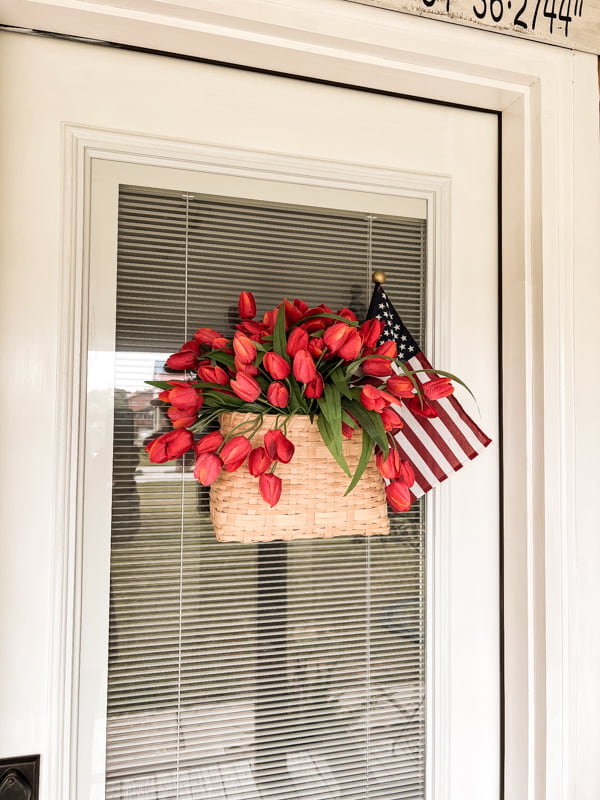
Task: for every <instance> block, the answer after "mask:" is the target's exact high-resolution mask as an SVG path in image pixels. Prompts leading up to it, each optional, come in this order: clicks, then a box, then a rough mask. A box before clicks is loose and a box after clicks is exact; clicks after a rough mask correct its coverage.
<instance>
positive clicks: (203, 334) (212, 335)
mask: <svg viewBox="0 0 600 800" xmlns="http://www.w3.org/2000/svg"><path fill="white" fill-rule="evenodd" d="M218 338H223V337H222V335H221V334H220V333H219V331H216V330H215V329H214V328H198V330H197V331H196V333H195V334H194V339H197V340H198V341H199V342H201V343H202V344H210V345H212V344H213V342H214V340H215V339H218Z"/></svg>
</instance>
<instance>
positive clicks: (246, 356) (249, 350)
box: [233, 331, 256, 364]
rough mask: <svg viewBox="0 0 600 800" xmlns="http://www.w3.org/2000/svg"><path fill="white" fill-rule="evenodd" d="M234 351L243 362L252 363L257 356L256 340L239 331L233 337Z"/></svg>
mask: <svg viewBox="0 0 600 800" xmlns="http://www.w3.org/2000/svg"><path fill="white" fill-rule="evenodd" d="M233 352H234V353H235V356H236V358H238V359H239V360H240V361H241V362H242V364H251V363H252V362H253V361H254V359H255V358H256V347H255V345H254V342H253V341H252V339H249V338H248V337H247V336H245V335H244V334H243V333H239V331H238V332H237V333H236V334H235V336H234V337H233Z"/></svg>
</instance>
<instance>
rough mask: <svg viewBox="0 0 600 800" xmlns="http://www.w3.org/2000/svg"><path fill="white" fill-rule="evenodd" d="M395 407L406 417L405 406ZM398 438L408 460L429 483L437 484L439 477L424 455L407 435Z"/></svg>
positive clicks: (423, 490) (422, 492) (423, 491)
mask: <svg viewBox="0 0 600 800" xmlns="http://www.w3.org/2000/svg"><path fill="white" fill-rule="evenodd" d="M394 408H395V409H396V410H397V411H398V413H399V414H400V415H401V416H402V417H403V418H405V417H404V413H403V412H404V411H405V409H404V408H403V407H401V406H400V407H399V406H394ZM397 439H398V441H399V443H400V447H401V448H402V449H403V450H404V452H405V453H406V455H407V456H408V460H409V461H410V462H411V464H412V465H413V466H414V468H415V469H417V470H418V471H419V472H420V473H421V475H422V476H423V478H425V480H426V481H427V482H428V483H429V484H431V486H436V485H437V484H438V483H439V479H438V478H436V476H435V475H434V474H433V472H432V471H431V469H430V468H429V467H428V466H427V464H426V462H425V461H424V460H423V457H422V456H421V454H420V453H419V451H418V450H416V449H415V448H414V447H413V445H412V444H411V443H410V442H409V441H408V439H407V438H406V436H402V435H399V436H397ZM450 472H454V470H450ZM425 491H426V490H425V489H422V490H421V494H425Z"/></svg>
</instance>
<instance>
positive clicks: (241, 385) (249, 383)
mask: <svg viewBox="0 0 600 800" xmlns="http://www.w3.org/2000/svg"><path fill="white" fill-rule="evenodd" d="M230 383H231V388H232V389H233V391H234V392H235V393H236V394H237V396H238V397H240V398H241V399H242V400H245V401H246V402H247V403H253V402H254V401H255V400H256V398H257V397H258V396H259V394H260V392H261V389H260V386H259V385H258V383H257V382H256V381H255V380H254V378H252V377H251V376H250V375H244V373H243V372H237V373H236V375H235V378H232V379H231V381H230Z"/></svg>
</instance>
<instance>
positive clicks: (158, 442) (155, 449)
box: [146, 428, 194, 464]
mask: <svg viewBox="0 0 600 800" xmlns="http://www.w3.org/2000/svg"><path fill="white" fill-rule="evenodd" d="M193 446H194V437H193V436H192V434H191V432H190V431H188V430H186V429H185V428H178V429H177V430H174V431H169V432H168V433H163V435H162V436H159V437H158V438H157V439H153V440H152V441H151V442H148V444H147V445H146V451H147V453H148V458H149V460H150V461H152V463H153V464H164V463H165V461H171V459H173V458H179V456H182V455H183V454H184V453H187V451H188V450H190V449H191V448H192V447H193Z"/></svg>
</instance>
